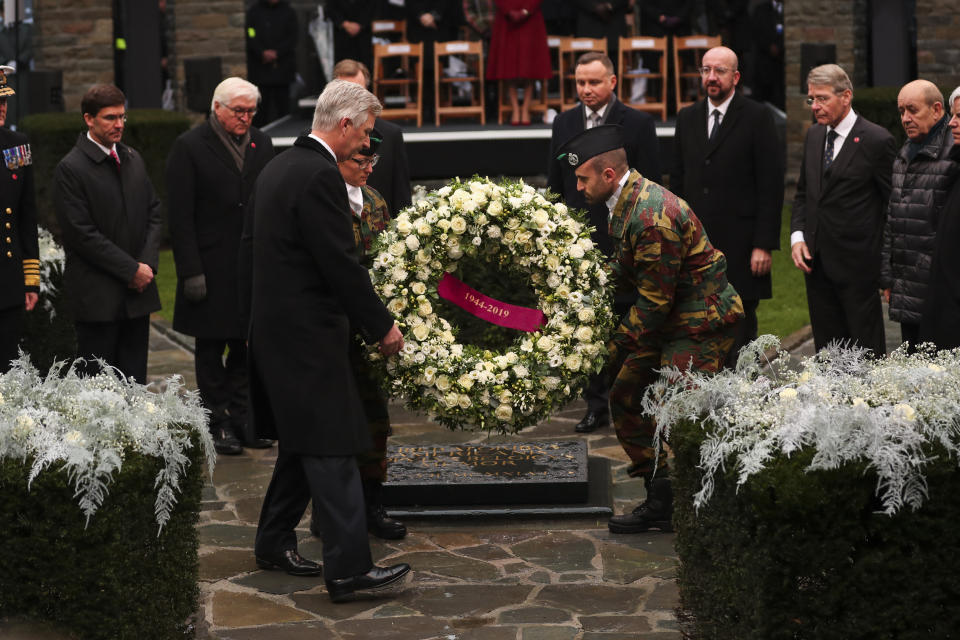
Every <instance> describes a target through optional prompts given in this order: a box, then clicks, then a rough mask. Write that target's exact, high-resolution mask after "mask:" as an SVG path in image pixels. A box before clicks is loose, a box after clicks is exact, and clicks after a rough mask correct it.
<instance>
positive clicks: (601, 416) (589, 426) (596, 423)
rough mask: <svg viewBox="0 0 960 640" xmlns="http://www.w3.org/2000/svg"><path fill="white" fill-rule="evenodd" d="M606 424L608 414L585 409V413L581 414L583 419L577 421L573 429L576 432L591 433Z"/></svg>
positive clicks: (607, 422) (608, 417) (608, 420)
mask: <svg viewBox="0 0 960 640" xmlns="http://www.w3.org/2000/svg"><path fill="white" fill-rule="evenodd" d="M608 424H610V416H609V415H607V414H606V413H598V412H596V411H587V415H585V416H583V420H581V421H580V422H578V423H577V426H576V427H574V428H573V430H574V431H576V432H577V433H592V432H594V431H596V430H597V429H601V428H603V427H605V426H607V425H608Z"/></svg>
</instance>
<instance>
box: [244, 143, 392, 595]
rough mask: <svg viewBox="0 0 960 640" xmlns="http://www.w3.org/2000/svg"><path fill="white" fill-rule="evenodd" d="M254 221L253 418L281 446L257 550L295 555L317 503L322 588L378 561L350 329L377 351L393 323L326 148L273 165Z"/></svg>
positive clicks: (250, 247)
mask: <svg viewBox="0 0 960 640" xmlns="http://www.w3.org/2000/svg"><path fill="white" fill-rule="evenodd" d="M249 210H250V213H248V215H247V220H246V223H245V224H244V234H243V238H242V242H241V245H242V246H241V251H242V252H244V254H246V255H245V256H242V257H243V259H242V265H241V278H242V279H243V280H242V282H241V287H246V286H248V285H247V283H246V282H245V280H246V279H248V278H249V286H250V291H251V296H250V305H251V306H250V339H249V343H250V392H251V408H252V410H253V417H254V423H255V426H256V428H257V431H258V435H261V436H263V437H269V438H277V439H278V440H279V455H278V456H277V463H276V467H275V468H274V475H273V479H272V480H271V482H270V486H269V488H268V489H267V494H266V496H265V497H264V503H263V510H262V512H261V514H260V526H259V528H258V530H257V540H256V551H257V554H258V555H267V556H270V555H273V554H276V553H279V552H281V551H284V550H288V549H296V534H295V532H294V527H296V525H297V523H299V521H300V518H301V517H302V515H303V512H304V509H305V508H306V506H307V502H308V501H309V500H310V499H311V498H312V499H313V501H314V504H318V505H320V513H321V515H323V516H324V517H323V520H322V521H321V522H320V523H319V524H320V526H321V528H322V530H323V538H324V539H323V560H324V578H325V579H326V580H328V581H329V580H332V579H335V578H343V577H347V576H352V575H357V574H361V573H365V572H366V571H368V570H369V569H370V567H371V566H372V565H373V561H372V559H371V557H370V547H369V544H368V542H367V530H366V520H365V517H364V501H363V494H362V491H361V488H360V476H359V473H358V471H357V464H356V460H355V458H354V456H355V455H356V454H357V453H361V452H363V451H366V450H368V449H369V448H370V446H371V443H370V436H369V434H368V430H367V425H366V418H365V416H364V412H363V407H362V404H361V401H360V396H359V394H358V392H357V388H356V382H355V380H354V377H353V375H352V374H351V370H350V361H349V345H350V340H351V327H353V328H354V329H356V330H358V331H359V332H360V333H361V335H362V336H363V337H364V339H365V340H366V341H368V342H370V341H376V340H380V339H381V338H382V337H384V336H385V335H386V334H387V332H388V331H389V330H390V328H391V327H392V326H393V318H392V317H391V315H390V313H389V312H387V310H386V308H385V307H384V306H383V303H382V302H381V301H380V299H379V297H378V296H377V294H376V292H375V291H374V289H373V285H372V284H371V283H370V277H369V275H368V274H367V271H366V269H364V268H363V267H362V266H361V265H360V262H359V261H358V254H357V248H356V243H355V240H354V235H353V225H352V222H351V218H350V216H351V215H352V214H351V213H350V208H349V203H348V201H347V191H346V187H345V185H344V182H343V177H342V176H341V175H340V171H339V170H338V168H337V163H336V160H335V159H334V158H333V156H332V155H331V154H330V153H329V152H328V151H326V150H325V149H324V148H323V146H322V145H321V144H320V143H319V142H317V141H316V140H314V139H312V138H309V137H306V136H304V137H300V138H298V139H297V141H296V142H295V143H294V146H293V148H292V149H290V150H289V151H286V152H285V153H283V154H281V155H279V156H277V157H276V158H274V159H273V160H272V161H270V163H269V164H268V165H267V166H266V167H265V168H264V170H263V171H262V172H261V174H260V178H259V179H258V180H257V184H256V192H255V196H254V203H253V206H252V207H250V208H249ZM251 213H252V215H251Z"/></svg>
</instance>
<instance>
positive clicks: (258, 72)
mask: <svg viewBox="0 0 960 640" xmlns="http://www.w3.org/2000/svg"><path fill="white" fill-rule="evenodd" d="M246 29H247V47H246V48H247V78H249V79H250V82H252V83H253V84H255V85H257V87H259V88H260V92H261V95H262V96H263V99H262V102H261V105H260V110H259V111H258V112H257V116H256V118H254V122H253V123H254V124H255V125H256V126H258V127H262V126H264V125H267V124H270V123H271V122H273V121H274V120H276V119H277V118H281V117H283V116H285V115H287V114H288V113H290V85H291V83H293V79H294V76H295V75H296V73H297V58H296V54H297V12H296V11H295V10H294V9H293V7H291V6H290V4H289V3H288V2H287V1H286V0H255V2H254V3H253V5H251V6H250V8H249V9H248V10H247V14H246Z"/></svg>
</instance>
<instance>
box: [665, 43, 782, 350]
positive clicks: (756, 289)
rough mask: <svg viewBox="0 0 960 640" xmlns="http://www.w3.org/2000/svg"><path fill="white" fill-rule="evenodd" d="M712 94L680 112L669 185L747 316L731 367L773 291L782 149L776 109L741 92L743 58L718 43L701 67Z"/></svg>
mask: <svg viewBox="0 0 960 640" xmlns="http://www.w3.org/2000/svg"><path fill="white" fill-rule="evenodd" d="M700 77H701V78H702V83H703V89H704V92H705V93H706V98H705V99H703V100H701V101H699V102H696V103H694V104H693V105H691V106H689V107H686V108H684V109H681V110H680V113H679V114H677V127H676V132H675V134H674V149H675V150H674V154H673V158H674V164H673V171H672V172H671V174H670V188H671V189H672V190H673V192H674V193H676V194H677V195H678V196H680V197H681V198H683V199H684V200H686V201H687V203H688V204H689V205H690V206H691V207H692V208H693V210H694V211H696V212H697V217H699V218H700V221H701V222H702V223H703V228H704V229H706V230H707V233H708V234H709V235H710V241H711V242H713V246H715V247H716V248H717V249H719V250H720V251H723V253H724V255H726V256H727V278H729V280H730V283H731V284H732V285H733V286H734V288H735V289H736V290H737V293H739V294H740V298H741V299H742V300H743V310H744V313H745V318H744V320H743V321H742V322H741V323H740V326H739V327H738V330H737V336H736V340H735V341H734V343H733V348H732V349H731V350H730V353H729V354H728V356H727V362H726V365H727V366H728V367H732V366H735V365H736V362H737V354H739V352H740V349H741V348H742V347H743V346H744V345H745V344H747V343H748V342H750V341H751V340H753V339H754V338H756V337H757V307H758V306H759V305H760V300H761V299H766V298H770V297H771V296H772V294H773V291H772V284H771V278H770V264H771V258H772V256H771V252H772V251H773V250H775V249H779V248H780V218H781V210H782V209H783V161H782V156H783V149H782V148H781V146H780V144H779V142H778V140H777V130H776V126H775V125H774V123H773V115H772V114H771V113H770V111H769V110H768V109H767V108H766V107H764V106H762V105H760V104H759V103H757V102H754V101H753V100H750V99H748V98H745V97H743V96H742V95H740V94H739V93H737V90H736V89H737V84H738V83H739V82H740V71H739V70H738V60H737V55H736V54H735V53H734V52H733V51H732V50H731V49H728V48H727V47H715V48H713V49H710V50H709V51H707V52H706V53H705V54H704V55H703V60H702V66H701V68H700Z"/></svg>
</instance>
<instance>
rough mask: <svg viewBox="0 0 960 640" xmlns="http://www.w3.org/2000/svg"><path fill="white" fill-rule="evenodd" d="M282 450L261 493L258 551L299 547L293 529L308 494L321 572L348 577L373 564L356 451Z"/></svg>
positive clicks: (266, 552) (330, 577)
mask: <svg viewBox="0 0 960 640" xmlns="http://www.w3.org/2000/svg"><path fill="white" fill-rule="evenodd" d="M280 446H281V449H280V451H279V452H278V454H277V463H276V466H274V468H273V477H272V478H271V479H270V486H268V487H267V493H266V495H265V496H264V498H263V508H262V510H261V511H260V524H259V525H258V527H257V538H256V542H255V543H254V549H255V553H256V554H257V555H258V556H266V557H271V556H273V555H275V554H278V553H281V552H283V551H287V550H290V549H293V550H295V549H296V548H297V534H296V531H295V530H294V529H295V528H296V526H297V525H298V524H299V523H300V519H301V518H302V517H303V513H304V511H305V510H306V508H307V503H308V502H309V501H310V500H311V499H312V500H313V504H314V517H319V518H320V522H319V525H320V528H321V529H322V531H323V577H324V579H325V580H333V579H335V578H347V577H350V576H355V575H360V574H362V573H366V572H367V571H369V570H370V568H371V567H372V566H373V557H372V556H371V555H370V542H369V540H368V539H367V517H366V512H365V509H364V502H363V490H362V488H361V485H360V472H359V471H358V469H357V459H356V457H354V456H305V455H297V454H294V453H288V452H285V451H283V449H282V447H283V443H282V441H281V444H280Z"/></svg>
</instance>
